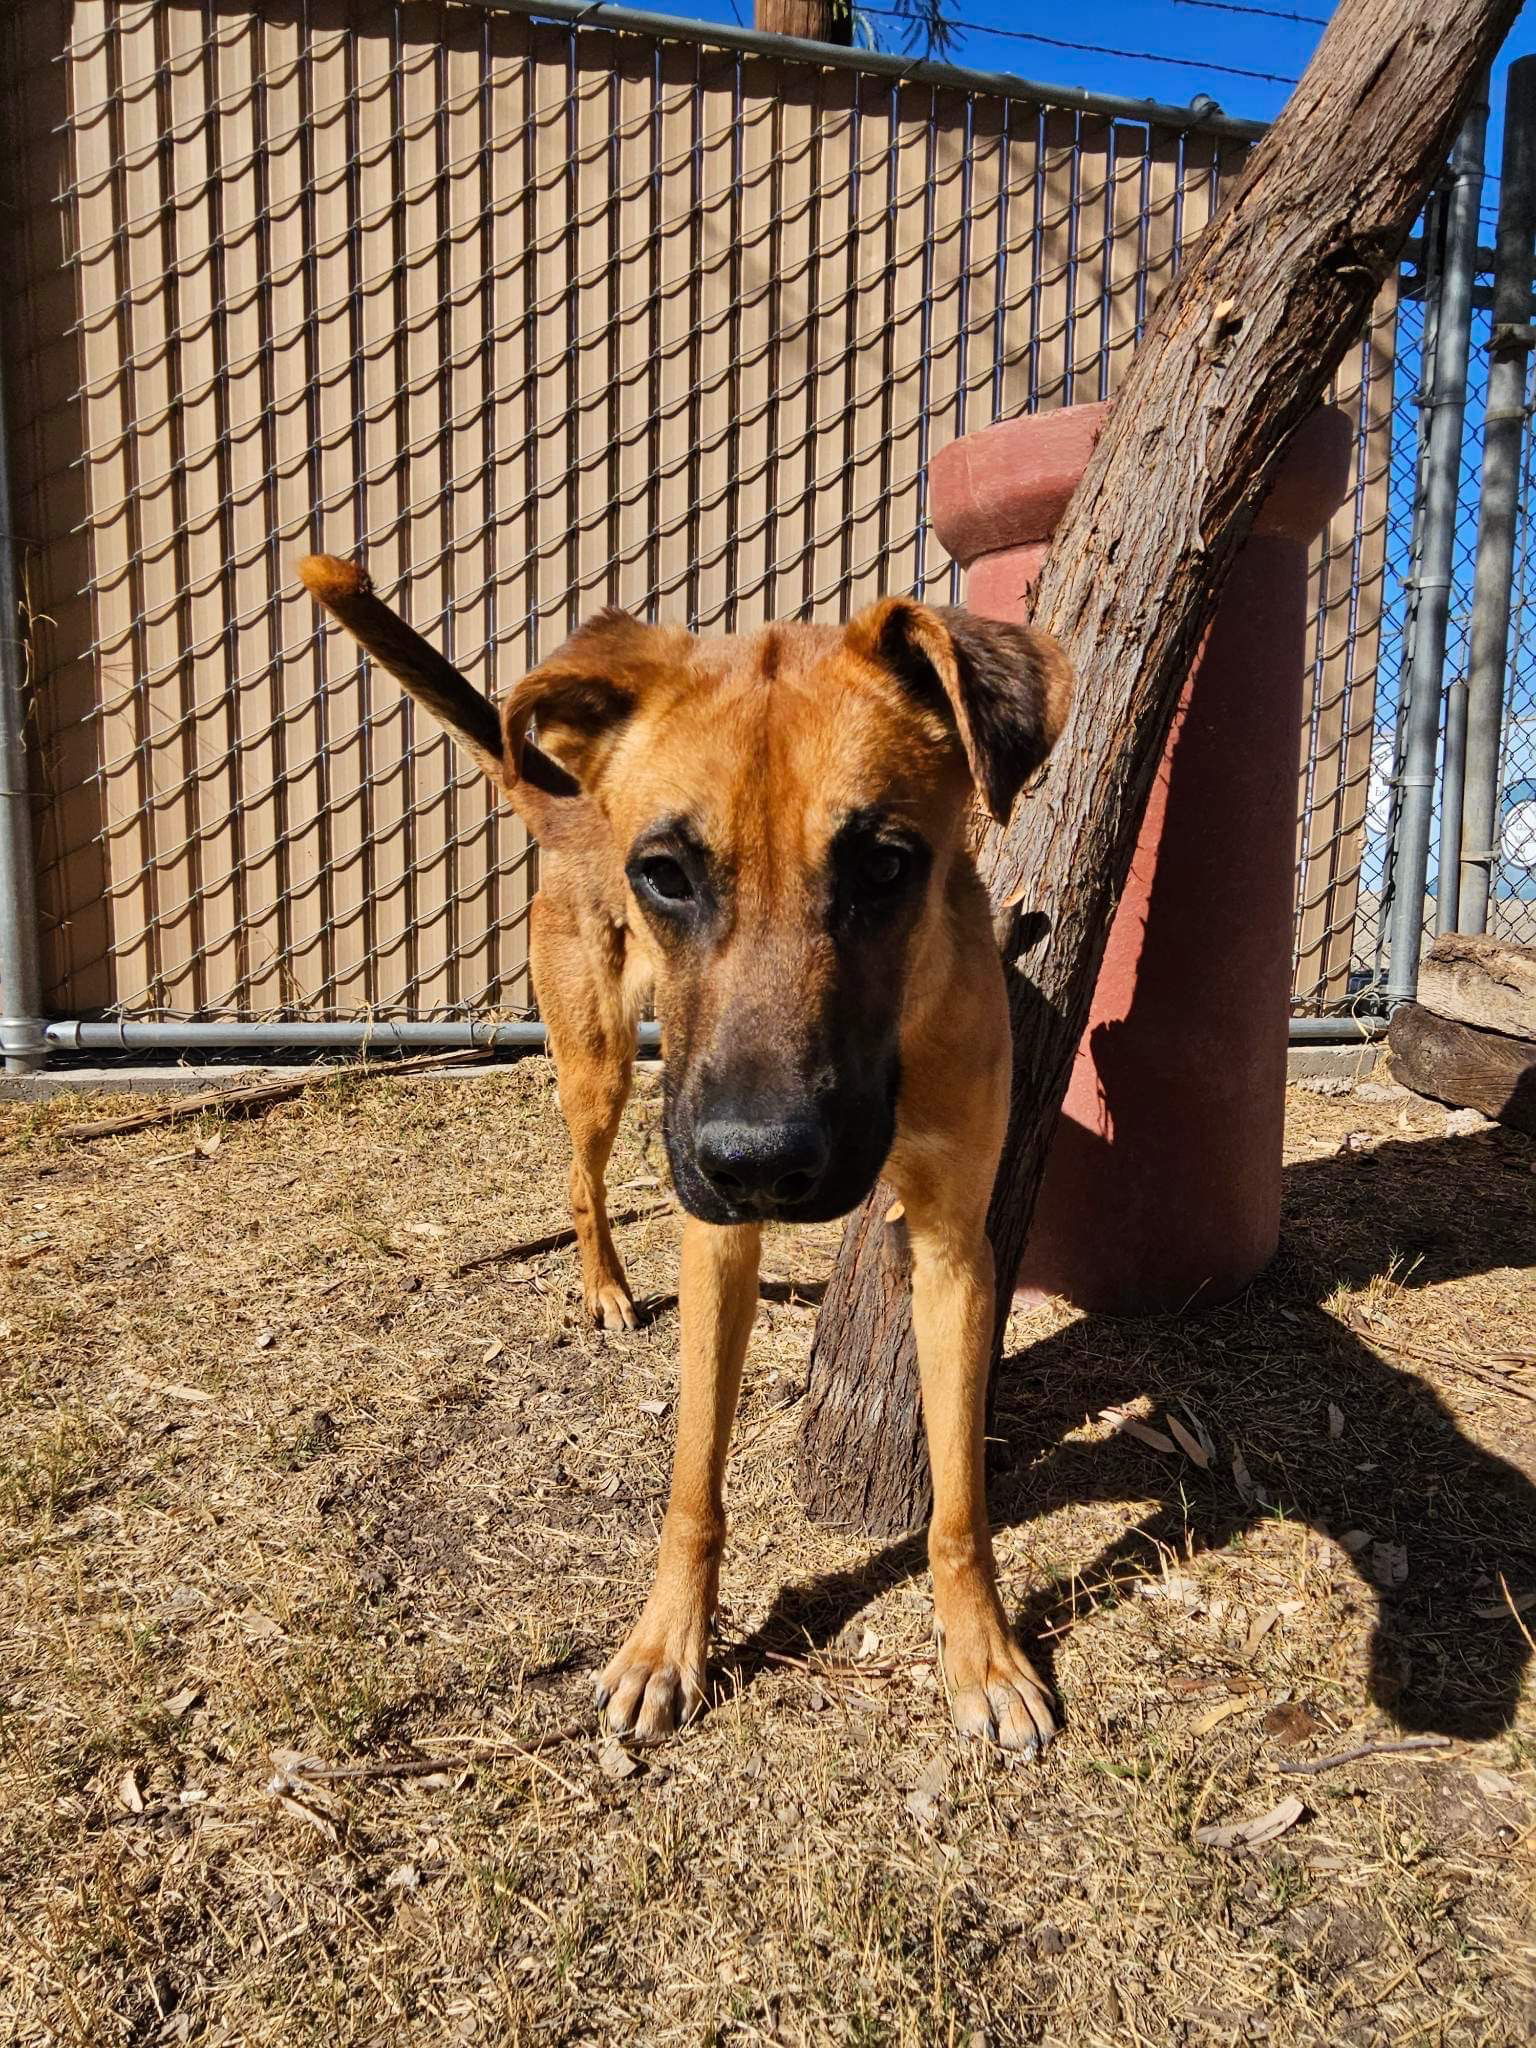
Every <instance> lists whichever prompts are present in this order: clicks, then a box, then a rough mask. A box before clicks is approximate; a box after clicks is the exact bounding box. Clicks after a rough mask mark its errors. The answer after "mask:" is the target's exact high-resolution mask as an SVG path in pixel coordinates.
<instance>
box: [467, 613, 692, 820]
mask: <svg viewBox="0 0 1536 2048" xmlns="http://www.w3.org/2000/svg"><path fill="white" fill-rule="evenodd" d="M690 639H691V635H689V634H688V633H686V632H684V631H683V630H682V629H681V627H675V626H647V625H645V624H644V623H643V622H642V621H641V620H639V619H636V618H632V617H631V616H630V614H629V613H628V612H623V611H618V610H616V609H613V608H610V609H609V610H607V611H601V612H599V613H598V614H597V615H596V617H595V618H591V619H588V620H587V622H586V624H585V625H583V626H578V627H577V629H576V631H575V632H574V633H572V635H571V636H570V638H569V639H568V640H566V641H565V642H563V644H562V645H561V646H559V647H557V648H556V650H555V652H554V653H553V654H552V655H551V656H550V657H549V659H548V660H547V661H541V662H540V663H539V665H538V667H537V668H536V669H534V670H532V671H531V673H529V674H528V675H526V676H524V678H523V680H522V681H521V682H520V683H519V684H518V685H517V687H516V689H514V690H513V692H512V694H511V696H510V697H508V698H507V700H506V702H505V703H504V704H503V706H502V710H501V732H502V761H503V764H504V773H505V775H506V778H507V783H508V787H509V788H511V789H513V790H514V791H515V788H516V785H517V784H518V783H520V782H529V783H531V784H533V785H534V786H535V787H538V788H543V789H548V790H549V791H550V793H551V794H565V793H569V792H570V791H572V790H574V789H575V788H583V789H585V788H589V787H590V786H591V784H592V782H593V781H594V780H595V779H596V777H597V775H598V774H599V773H600V772H601V769H602V764H603V762H604V760H605V759H606V757H607V755H608V753H609V751H610V750H611V748H612V746H613V744H614V742H615V741H616V740H617V738H618V736H619V734H620V733H621V732H622V731H623V729H624V726H625V725H626V724H627V723H628V721H629V719H630V717H631V715H632V714H633V712H634V710H635V708H636V706H637V705H638V704H639V702H640V700H641V698H642V697H643V696H644V694H645V692H646V690H647V689H648V688H649V687H650V685H651V684H652V683H654V682H656V681H657V680H658V679H659V678H660V677H661V676H662V675H663V674H664V673H666V672H667V671H669V670H670V671H671V672H673V673H675V672H676V671H677V669H678V668H680V667H681V666H682V665H683V664H684V662H685V661H686V660H687V653H688V646H689V641H690ZM541 757H542V758H541ZM551 767H553V768H554V770H555V774H554V775H553V776H551V775H550V774H549V772H548V771H549V770H550V768H551Z"/></svg>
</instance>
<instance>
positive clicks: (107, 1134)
mask: <svg viewBox="0 0 1536 2048" xmlns="http://www.w3.org/2000/svg"><path fill="white" fill-rule="evenodd" d="M490 1056H491V1055H490V1048H489V1047H488V1046H481V1045H477V1046H472V1047H470V1048H468V1049H467V1050H465V1051H463V1052H432V1053H423V1054H422V1055H421V1056H420V1057H419V1058H417V1059H409V1060H388V1061H385V1060H358V1061H355V1062H354V1063H353V1064H352V1065H351V1066H345V1067H312V1068H309V1069H307V1070H306V1071H305V1072H304V1073H302V1074H294V1075H292V1076H290V1077H288V1078H286V1079H284V1080H281V1081H253V1082H252V1083H251V1084H250V1086H249V1087H245V1088H211V1089H209V1090H208V1092H207V1093H206V1094H204V1095H184V1096H182V1098H181V1099H180V1101H178V1102H167V1103H164V1104H162V1105H161V1107H160V1108H159V1109H142V1110H138V1111H136V1112H135V1114H133V1115H132V1116H109V1117H103V1118H102V1119H101V1120H100V1121H99V1122H97V1123H89V1124H64V1125H63V1126H62V1127H61V1128H60V1131H59V1136H60V1137H61V1138H72V1139H74V1141H75V1142H76V1143H77V1144H84V1143H86V1142H87V1141H88V1140H90V1139H92V1138H120V1137H125V1136H126V1135H127V1134H128V1133H129V1132H130V1131H148V1130H153V1129H155V1128H156V1127H157V1126H158V1125H160V1124H179V1123H183V1122H185V1121H186V1119H187V1118H188V1117H193V1116H203V1115H205V1114H207V1113H208V1112H209V1111H210V1110H211V1111H216V1112H221V1113H222V1112H229V1111H240V1112H245V1111H249V1110H255V1109H265V1108H266V1107H267V1106H268V1105H269V1104H271V1103H274V1102H286V1101H288V1100H289V1098H290V1097H292V1096H294V1095H302V1094H303V1093H304V1091H305V1090H306V1089H307V1088H316V1087H318V1086H319V1085H320V1084H321V1082H323V1081H335V1080H339V1079H342V1078H345V1077H349V1076H357V1075H365V1076H367V1077H368V1078H370V1079H377V1078H378V1077H379V1076H381V1075H384V1074H410V1073H414V1074H421V1073H425V1072H426V1071H427V1070H428V1069H429V1068H433V1067H461V1066H464V1065H465V1064H466V1063H467V1062H469V1061H471V1060H486V1059H489V1058H490Z"/></svg>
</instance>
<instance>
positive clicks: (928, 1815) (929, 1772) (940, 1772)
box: [904, 1756, 949, 1827]
mask: <svg viewBox="0 0 1536 2048" xmlns="http://www.w3.org/2000/svg"><path fill="white" fill-rule="evenodd" d="M948 1788H949V1758H948V1757H947V1756H936V1757H935V1758H934V1759H933V1761H932V1763H930V1764H928V1765H927V1766H925V1768H924V1770H923V1772H922V1774H921V1776H920V1777H919V1778H918V1781H917V1783H916V1784H915V1785H914V1786H913V1788H912V1790H911V1791H910V1792H909V1793H908V1794H907V1796H906V1800H905V1802H904V1804H905V1806H906V1809H907V1811H908V1813H910V1814H911V1816H912V1818H913V1819H914V1820H915V1821H916V1822H917V1823H918V1825H919V1826H920V1827H932V1826H933V1825H934V1823H935V1822H936V1821H937V1819H938V1817H939V1803H940V1801H941V1800H942V1799H943V1797H944V1794H945V1792H946V1791H947V1790H948Z"/></svg>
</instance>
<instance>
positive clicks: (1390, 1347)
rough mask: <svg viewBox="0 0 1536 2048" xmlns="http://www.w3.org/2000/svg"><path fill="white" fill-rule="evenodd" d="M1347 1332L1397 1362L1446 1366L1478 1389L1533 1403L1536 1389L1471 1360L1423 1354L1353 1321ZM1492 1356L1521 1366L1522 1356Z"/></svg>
mask: <svg viewBox="0 0 1536 2048" xmlns="http://www.w3.org/2000/svg"><path fill="white" fill-rule="evenodd" d="M1350 1328H1351V1329H1352V1330H1355V1331H1357V1332H1358V1333H1359V1335H1360V1336H1362V1337H1363V1338H1364V1339H1365V1340H1366V1342H1367V1343H1368V1344H1374V1345H1376V1346H1377V1348H1378V1349H1379V1350H1382V1351H1391V1352H1394V1353H1395V1354H1396V1355H1397V1356H1398V1357H1399V1358H1414V1359H1418V1360H1419V1361H1420V1362H1421V1363H1422V1364H1424V1365H1445V1366H1449V1367H1450V1369H1451V1371H1452V1372H1459V1373H1465V1375H1466V1376H1467V1378H1468V1379H1469V1380H1476V1381H1477V1383H1478V1385H1479V1386H1483V1387H1492V1388H1493V1389H1494V1390H1495V1391H1496V1392H1497V1393H1500V1394H1513V1395H1514V1396H1515V1397H1516V1399H1517V1400H1521V1401H1536V1387H1523V1386H1521V1384H1520V1383H1519V1381H1518V1380H1513V1379H1508V1378H1506V1377H1505V1375H1504V1374H1503V1373H1501V1372H1495V1371H1494V1370H1493V1368H1492V1367H1491V1366H1487V1365H1474V1364H1473V1363H1472V1361H1471V1360H1470V1359H1466V1358H1457V1357H1456V1355H1455V1354H1454V1353H1453V1352H1450V1351H1426V1350H1424V1349H1423V1348H1422V1347H1421V1346H1419V1345H1416V1344H1402V1343H1399V1341H1398V1340H1397V1339H1396V1338H1395V1337H1387V1336H1384V1335H1383V1334H1382V1332H1381V1331H1379V1330H1373V1329H1372V1328H1371V1327H1370V1325H1369V1324H1367V1323H1361V1322H1356V1321H1355V1320H1354V1319H1353V1318H1351V1320H1350ZM1494 1356H1495V1357H1498V1358H1509V1359H1513V1360H1515V1361H1516V1362H1517V1363H1524V1359H1523V1355H1522V1354H1521V1353H1519V1352H1515V1351H1500V1352H1496V1353H1495V1354H1494Z"/></svg>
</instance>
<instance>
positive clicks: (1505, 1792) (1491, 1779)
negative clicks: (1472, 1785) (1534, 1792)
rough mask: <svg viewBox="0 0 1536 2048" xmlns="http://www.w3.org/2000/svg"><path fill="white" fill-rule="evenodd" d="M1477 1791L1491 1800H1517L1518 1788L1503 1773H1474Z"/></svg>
mask: <svg viewBox="0 0 1536 2048" xmlns="http://www.w3.org/2000/svg"><path fill="white" fill-rule="evenodd" d="M1472 1776H1473V1777H1474V1778H1475V1779H1476V1781H1477V1785H1478V1789H1479V1790H1480V1791H1483V1792H1486V1793H1487V1794H1488V1796H1489V1798H1491V1799H1518V1798H1519V1796H1520V1787H1519V1786H1518V1785H1517V1784H1516V1783H1515V1781H1514V1779H1513V1778H1511V1777H1509V1776H1508V1775H1507V1774H1506V1773H1505V1772H1503V1771H1474V1772H1473V1773H1472Z"/></svg>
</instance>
